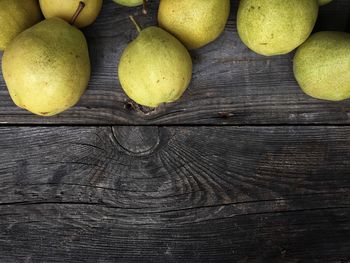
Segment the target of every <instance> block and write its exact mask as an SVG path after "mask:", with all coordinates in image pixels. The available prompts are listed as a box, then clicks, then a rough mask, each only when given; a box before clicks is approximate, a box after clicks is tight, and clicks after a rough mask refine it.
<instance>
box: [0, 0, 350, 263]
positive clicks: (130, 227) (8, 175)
mask: <svg viewBox="0 0 350 263" xmlns="http://www.w3.org/2000/svg"><path fill="white" fill-rule="evenodd" d="M237 2H238V0H235V1H232V12H231V16H230V20H229V23H228V25H227V28H226V30H225V32H224V34H223V35H222V36H221V37H220V38H219V39H218V40H217V41H216V42H215V43H213V44H210V45H208V46H206V47H205V48H203V49H201V50H197V51H193V52H192V57H193V60H194V76H193V81H192V85H191V86H190V88H189V90H188V91H187V92H186V94H185V95H184V97H183V98H182V99H181V100H180V101H178V102H176V103H173V104H169V105H166V106H162V107H160V108H158V109H156V110H153V111H152V110H150V109H146V108H137V107H135V106H134V105H132V104H131V103H130V101H129V100H128V99H127V98H126V96H125V95H124V93H123V92H122V90H121V88H120V85H119V84H118V79H117V73H116V72H117V69H116V67H117V63H118V58H119V57H120V55H121V52H122V50H123V49H124V48H125V46H126V45H127V43H128V42H130V41H131V40H132V39H133V38H134V37H135V36H136V31H135V30H134V28H133V26H132V24H131V23H130V22H129V20H128V14H130V13H134V14H136V15H137V14H140V9H139V8H136V9H128V8H122V7H120V6H117V5H115V4H114V3H113V2H112V1H110V0H105V4H104V7H103V10H102V13H101V15H100V17H99V18H98V20H97V21H96V23H95V24H94V25H93V26H91V27H89V28H87V29H85V30H84V32H85V34H86V36H87V38H88V42H89V45H90V54H91V59H92V66H93V73H92V79H91V82H90V85H89V88H88V90H87V92H86V94H85V95H84V97H83V98H82V100H81V101H80V103H79V105H77V106H76V107H74V108H73V109H71V110H69V111H67V112H65V113H63V114H61V115H60V116H57V117H53V118H41V117H35V116H33V115H32V114H30V113H28V112H25V111H23V110H21V109H19V108H17V107H15V106H14V105H13V103H12V102H11V100H10V98H9V95H8V92H7V90H6V87H5V83H4V81H3V79H2V78H1V77H0V123H1V126H0V160H1V161H0V189H1V190H0V262H6V263H12V262H104V263H105V262H339V263H340V262H344V263H345V262H350V191H349V189H350V127H349V124H350V102H349V100H348V101H344V102H339V103H334V102H324V101H319V100H315V99H312V98H310V97H307V96H306V95H304V94H303V93H302V92H301V91H300V89H299V88H298V86H297V84H296V82H295V81H294V78H293V74H292V57H293V54H290V55H286V56H278V57H272V58H266V57H262V56H259V55H256V54H254V53H252V52H250V51H249V50H248V49H247V48H246V47H244V46H243V44H242V43H241V42H240V40H239V38H238V35H237V32H236V24H235V19H236V15H235V14H236V10H237ZM157 4H158V2H157V1H153V3H152V4H151V5H150V14H149V16H147V17H144V16H142V15H138V20H139V21H140V22H141V24H143V25H144V26H146V25H154V24H155V23H156V19H155V17H156V12H157ZM349 19H350V2H349V1H348V0H334V2H333V3H332V4H330V5H328V6H324V7H322V8H321V13H320V18H319V21H318V24H317V26H316V30H341V31H349V30H350V28H349V27H350V20H349ZM335 77H336V76H335ZM129 124H132V125H136V126H127V125H129ZM122 125H124V126H122ZM137 125H139V126H137ZM143 125H147V126H143ZM152 125H153V126H152Z"/></svg>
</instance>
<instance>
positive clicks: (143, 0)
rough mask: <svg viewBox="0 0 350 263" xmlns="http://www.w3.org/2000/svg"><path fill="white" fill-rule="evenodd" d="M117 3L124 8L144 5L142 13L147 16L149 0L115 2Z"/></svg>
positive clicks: (119, 0) (121, 0)
mask: <svg viewBox="0 0 350 263" xmlns="http://www.w3.org/2000/svg"><path fill="white" fill-rule="evenodd" d="M113 1H114V2H115V3H117V4H119V5H123V6H128V7H134V6H139V5H143V10H142V12H143V13H144V14H147V3H146V2H147V0H113Z"/></svg>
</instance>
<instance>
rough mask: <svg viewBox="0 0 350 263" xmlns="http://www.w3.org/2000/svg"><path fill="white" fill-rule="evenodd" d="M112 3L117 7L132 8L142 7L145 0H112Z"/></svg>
mask: <svg viewBox="0 0 350 263" xmlns="http://www.w3.org/2000/svg"><path fill="white" fill-rule="evenodd" d="M113 1H114V2H116V3H117V4H119V5H124V6H129V7H133V6H139V5H142V4H143V3H144V1H145V0H113Z"/></svg>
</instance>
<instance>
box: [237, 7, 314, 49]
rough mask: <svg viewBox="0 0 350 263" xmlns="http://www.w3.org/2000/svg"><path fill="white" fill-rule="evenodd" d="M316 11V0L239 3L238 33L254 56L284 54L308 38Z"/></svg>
mask: <svg viewBox="0 0 350 263" xmlns="http://www.w3.org/2000/svg"><path fill="white" fill-rule="evenodd" d="M318 9H319V6H318V2H317V0H241V1H240V4H239V8H238V14H237V29H238V34H239V36H240V38H241V40H242V41H243V43H244V44H245V45H246V46H247V47H249V48H250V49H251V50H253V51H254V52H256V53H258V54H261V55H265V56H274V55H282V54H287V53H289V52H291V51H292V50H294V49H295V48H297V47H298V46H300V45H301V44H302V43H303V42H304V41H305V40H306V39H307V38H308V37H309V36H310V34H311V32H312V30H313V28H314V25H315V23H316V20H317V16H318Z"/></svg>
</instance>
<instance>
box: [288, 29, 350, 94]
mask: <svg viewBox="0 0 350 263" xmlns="http://www.w3.org/2000/svg"><path fill="white" fill-rule="evenodd" d="M294 75H295V78H296V80H297V81H298V83H299V85H300V87H301V89H302V90H303V91H304V92H305V93H306V94H308V95H309V96H311V97H314V98H317V99H322V100H330V101H341V100H345V99H349V98H350V34H348V33H343V32H333V31H325V32H319V33H316V34H314V35H312V36H311V37H310V38H309V39H308V40H307V41H306V42H305V43H304V44H303V45H301V46H300V47H299V48H298V50H297V52H296V54H295V57H294Z"/></svg>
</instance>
